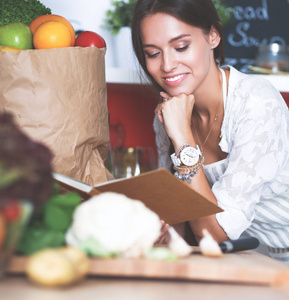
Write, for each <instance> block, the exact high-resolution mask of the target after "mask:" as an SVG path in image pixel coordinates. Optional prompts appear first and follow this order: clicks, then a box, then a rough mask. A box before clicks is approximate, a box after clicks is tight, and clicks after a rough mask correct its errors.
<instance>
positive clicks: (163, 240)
mask: <svg viewBox="0 0 289 300" xmlns="http://www.w3.org/2000/svg"><path fill="white" fill-rule="evenodd" d="M161 225H162V227H161V234H160V236H159V238H158V239H157V240H156V241H155V244H168V243H169V241H170V234H169V232H168V230H169V228H170V225H169V224H167V223H166V222H165V221H162V220H161Z"/></svg>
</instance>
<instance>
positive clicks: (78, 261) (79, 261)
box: [59, 247, 89, 280]
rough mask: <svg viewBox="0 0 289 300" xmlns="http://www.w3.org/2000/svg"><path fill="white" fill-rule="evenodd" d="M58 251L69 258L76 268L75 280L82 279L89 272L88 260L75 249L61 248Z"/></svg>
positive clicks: (82, 253)
mask: <svg viewBox="0 0 289 300" xmlns="http://www.w3.org/2000/svg"><path fill="white" fill-rule="evenodd" d="M59 251H60V252H61V253H62V254H64V255H65V256H66V257H67V258H69V259H70V260H71V261H72V263H73V264H74V266H75V268H76V272H77V274H76V280H80V279H82V278H84V277H85V276H86V275H87V273H88V270H89V259H88V257H87V255H86V254H85V253H84V252H83V251H82V250H80V249H78V248H76V247H63V248H60V249H59Z"/></svg>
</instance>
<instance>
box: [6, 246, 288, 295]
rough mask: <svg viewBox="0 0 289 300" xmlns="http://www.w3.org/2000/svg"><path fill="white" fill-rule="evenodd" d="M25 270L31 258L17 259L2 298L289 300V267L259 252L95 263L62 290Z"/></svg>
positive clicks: (95, 261)
mask: <svg viewBox="0 0 289 300" xmlns="http://www.w3.org/2000/svg"><path fill="white" fill-rule="evenodd" d="M24 270H25V258H24V260H23V258H21V257H20V258H19V257H15V259H13V261H12V262H11V263H10V268H9V272H8V274H7V276H6V277H4V278H3V279H1V280H0V300H2V299H3V300H6V299H7V300H14V299H15V300H18V299H19V300H26V299H27V300H46V299H47V300H48V299H49V300H51V299H53V300H58V299H59V300H66V299H67V300H68V299H69V300H71V299H73V300H74V299H81V300H86V299H101V300H106V299H117V300H122V299H125V300H130V299H133V300H142V299H145V300H151V299H152V300H162V299H164V300H170V299H172V300H183V299H184V300H186V299H194V300H199V299H200V300H206V299H214V300H219V299H220V300H224V299H230V300H231V299H234V300H238V299H240V300H244V299H249V300H251V299H252V300H258V299H260V300H261V299H262V300H267V299H268V300H283V299H289V266H287V265H285V264H282V263H280V262H278V261H275V260H273V259H271V258H269V257H266V256H264V255H262V254H259V253H255V252H253V251H245V252H239V253H232V254H226V255H224V256H223V257H221V258H217V259H216V258H207V257H203V256H201V255H195V256H194V255H191V256H190V257H188V258H186V259H180V260H179V261H177V262H173V263H172V262H162V261H149V260H144V259H136V260H132V259H128V260H125V259H107V260H99V259H98V260H97V259H92V260H91V266H90V271H89V274H90V275H89V276H88V277H87V278H86V279H85V280H84V281H82V282H80V283H79V284H77V285H75V286H71V287H68V288H61V289H59V288H58V289H57V288H54V289H51V288H44V287H41V286H37V285H35V284H33V283H32V282H30V281H29V280H28V278H27V277H26V276H25V272H24ZM4 295H5V296H4Z"/></svg>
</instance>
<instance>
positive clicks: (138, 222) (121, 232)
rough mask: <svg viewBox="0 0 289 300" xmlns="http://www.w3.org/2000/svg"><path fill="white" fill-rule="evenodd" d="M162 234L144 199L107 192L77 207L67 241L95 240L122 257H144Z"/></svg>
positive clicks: (77, 243)
mask: <svg viewBox="0 0 289 300" xmlns="http://www.w3.org/2000/svg"><path fill="white" fill-rule="evenodd" d="M160 234H161V222H160V219H159V217H158V215H157V214H156V213H154V212H153V211H151V210H150V209H149V208H147V207H146V206H145V205H144V204H143V203H142V202H141V201H138V200H132V199H130V198H128V197H126V196H125V195H122V194H118V193H113V192H106V193H102V194H100V195H97V196H94V197H92V198H90V199H89V200H88V201H86V202H83V203H82V204H80V205H79V206H78V207H77V209H76V210H75V213H74V217H73V222H72V224H71V226H70V228H69V229H68V231H67V233H66V243H67V244H68V245H70V246H75V247H79V248H81V245H83V244H85V243H88V244H90V245H91V241H92V240H94V241H95V243H96V244H98V245H101V247H102V250H103V249H105V250H106V251H107V252H110V253H115V254H118V255H120V256H121V257H141V256H145V255H146V253H148V251H149V250H150V249H151V248H152V247H153V245H154V242H155V241H156V240H157V238H158V237H159V235H160Z"/></svg>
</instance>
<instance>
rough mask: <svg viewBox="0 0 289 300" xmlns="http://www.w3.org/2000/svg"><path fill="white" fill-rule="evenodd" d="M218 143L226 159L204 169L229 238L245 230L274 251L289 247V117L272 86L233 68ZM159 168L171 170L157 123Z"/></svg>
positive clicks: (165, 138) (165, 141) (163, 135)
mask: <svg viewBox="0 0 289 300" xmlns="http://www.w3.org/2000/svg"><path fill="white" fill-rule="evenodd" d="M224 112H225V113H224V120H223V124H222V128H221V135H222V139H221V141H220V143H219V145H220V147H221V149H222V151H223V152H226V153H228V156H227V158H226V159H225V160H222V161H219V162H216V163H213V164H210V165H206V166H204V172H205V174H206V178H207V180H208V182H209V184H210V186H211V188H212V191H213V193H214V195H215V197H216V199H217V201H218V205H219V206H220V207H221V208H222V209H223V210H224V212H222V213H219V214H217V216H216V217H217V221H218V223H219V224H220V226H221V227H222V228H223V229H224V231H225V232H226V234H227V235H228V237H229V238H230V239H237V238H239V237H240V235H241V234H242V233H243V232H244V231H246V232H247V233H249V234H250V235H254V236H256V237H257V238H259V240H260V241H261V243H263V244H266V245H267V246H269V247H273V248H289V234H288V233H289V132H288V130H289V112H288V108H287V105H286V103H285V101H284V99H283V98H282V96H281V95H280V93H279V92H278V90H276V89H275V88H274V87H273V86H272V85H271V83H270V82H269V81H267V80H266V79H263V78H261V77H259V76H256V75H254V76H250V75H246V74H243V73H241V72H239V71H237V70H236V69H234V68H233V67H230V77H229V83H228V94H227V99H226V101H225V103H224ZM154 130H155V133H156V144H157V148H158V156H159V167H165V168H167V169H168V170H170V169H171V161H170V157H169V147H170V140H169V138H168V136H167V134H166V132H165V130H164V126H163V125H162V124H161V123H160V122H159V121H158V118H157V116H156V117H155V120H154Z"/></svg>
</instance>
